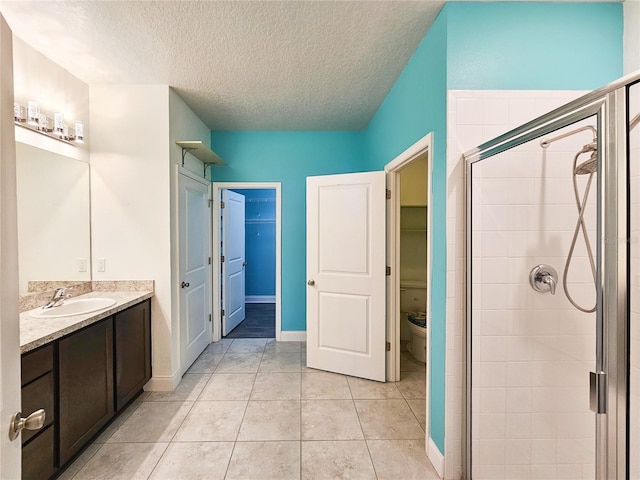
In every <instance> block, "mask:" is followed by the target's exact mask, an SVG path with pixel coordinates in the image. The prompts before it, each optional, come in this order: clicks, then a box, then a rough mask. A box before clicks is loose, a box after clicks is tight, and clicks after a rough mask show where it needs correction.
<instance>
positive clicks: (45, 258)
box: [16, 142, 91, 295]
mask: <svg viewBox="0 0 640 480" xmlns="http://www.w3.org/2000/svg"><path fill="white" fill-rule="evenodd" d="M16 166H17V167H16V176H17V189H18V248H19V259H18V260H19V269H20V270H19V279H20V295H26V294H28V293H34V292H37V291H42V290H43V286H42V285H41V284H39V282H64V283H66V284H70V283H77V282H82V281H90V280H91V240H90V238H91V232H90V203H89V195H90V193H89V164H88V163H87V162H85V161H82V160H76V159H73V158H70V157H65V156H63V155H59V154H57V153H53V152H50V151H47V150H43V149H40V148H37V147H34V146H32V145H28V144H25V143H20V142H16Z"/></svg>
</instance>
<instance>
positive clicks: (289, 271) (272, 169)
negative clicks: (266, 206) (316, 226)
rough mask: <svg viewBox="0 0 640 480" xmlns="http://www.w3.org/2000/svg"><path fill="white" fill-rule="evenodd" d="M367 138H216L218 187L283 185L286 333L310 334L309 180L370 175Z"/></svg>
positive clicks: (236, 134) (255, 134)
mask: <svg viewBox="0 0 640 480" xmlns="http://www.w3.org/2000/svg"><path fill="white" fill-rule="evenodd" d="M362 146H363V142H362V132H263V131H215V132H211V148H212V149H213V150H214V151H215V152H216V153H218V154H219V155H220V156H221V157H222V158H224V159H225V161H226V162H227V163H228V165H227V166H225V167H211V168H210V170H209V171H210V173H211V175H212V179H213V181H214V182H281V184H282V191H281V194H282V329H283V330H294V331H295V330H306V311H305V305H306V275H305V272H306V253H305V250H306V224H305V216H306V210H305V209H306V206H305V205H306V177H307V176H310V175H328V174H333V173H350V172H357V171H362V170H364V169H365V163H364V161H363V158H364V152H363V148H362Z"/></svg>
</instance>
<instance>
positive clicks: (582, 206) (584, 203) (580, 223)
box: [562, 150, 598, 313]
mask: <svg viewBox="0 0 640 480" xmlns="http://www.w3.org/2000/svg"><path fill="white" fill-rule="evenodd" d="M582 153H585V152H584V151H583V150H581V151H579V152H578V153H577V154H576V156H575V157H574V158H573V170H572V172H573V192H574V194H575V198H576V206H577V207H578V221H577V222H576V229H575V231H574V232H573V240H572V241H571V247H570V248H569V254H568V255H567V262H566V263H565V265H564V273H563V275H562V287H563V288H564V293H565V294H566V295H567V299H569V301H570V302H571V304H572V305H573V306H574V307H576V308H577V309H578V310H580V311H581V312H585V313H592V312H595V311H596V307H597V306H598V300H597V298H596V304H595V305H594V306H593V308H585V307H582V306H580V305H578V303H577V302H576V301H575V300H574V299H573V298H572V297H571V294H570V293H569V288H568V287H567V274H568V273H569V265H571V260H572V258H573V251H574V249H575V247H576V241H577V240H578V234H579V233H580V230H582V236H583V237H584V243H585V246H586V248H587V255H588V257H589V263H590V264H591V273H592V274H593V284H594V286H596V265H595V262H594V260H593V251H592V250H591V243H590V242H589V234H588V233H587V227H586V225H585V224H584V211H585V209H586V207H587V199H588V198H589V190H590V188H591V181H592V180H593V173H590V174H589V178H588V180H587V186H586V188H585V191H584V197H583V199H582V202H580V194H579V193H578V181H577V174H576V166H577V164H578V157H579V156H580V155H581V154H582ZM596 290H597V288H596Z"/></svg>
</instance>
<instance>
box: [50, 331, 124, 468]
mask: <svg viewBox="0 0 640 480" xmlns="http://www.w3.org/2000/svg"><path fill="white" fill-rule="evenodd" d="M58 376H59V379H60V380H59V381H60V390H59V392H60V393H59V398H60V401H59V409H60V417H59V423H60V443H59V445H60V465H63V464H64V463H66V462H67V460H69V459H70V458H71V457H73V455H74V454H75V453H76V452H78V451H79V450H80V449H81V448H82V447H83V446H84V445H85V444H86V443H87V442H88V441H89V440H91V438H92V437H93V436H94V435H95V434H96V433H98V431H100V429H101V428H102V427H104V426H105V425H106V424H107V422H108V421H109V420H111V417H112V416H113V415H114V413H115V410H114V408H113V407H114V406H113V318H108V319H106V320H102V321H100V322H98V323H94V324H93V325H91V326H89V327H86V328H84V329H83V330H80V331H79V332H76V333H74V334H72V335H69V336H68V337H65V338H63V339H62V340H60V341H59V342H58Z"/></svg>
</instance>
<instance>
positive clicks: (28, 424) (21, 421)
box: [9, 408, 46, 441]
mask: <svg viewBox="0 0 640 480" xmlns="http://www.w3.org/2000/svg"><path fill="white" fill-rule="evenodd" d="M45 417H46V415H45V412H44V410H43V409H42V408H41V409H40V410H36V411H35V412H33V413H32V414H31V415H29V416H28V417H27V418H22V413H21V412H18V413H16V414H15V415H14V416H13V417H11V423H10V424H9V440H11V441H13V440H15V439H16V438H18V435H20V432H21V431H22V429H23V428H26V429H27V430H40V429H41V428H42V427H43V426H44V419H45Z"/></svg>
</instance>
